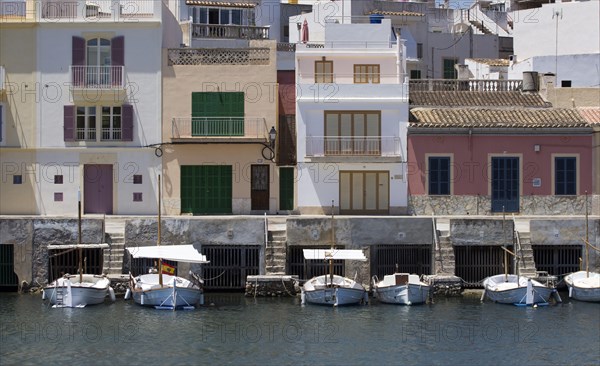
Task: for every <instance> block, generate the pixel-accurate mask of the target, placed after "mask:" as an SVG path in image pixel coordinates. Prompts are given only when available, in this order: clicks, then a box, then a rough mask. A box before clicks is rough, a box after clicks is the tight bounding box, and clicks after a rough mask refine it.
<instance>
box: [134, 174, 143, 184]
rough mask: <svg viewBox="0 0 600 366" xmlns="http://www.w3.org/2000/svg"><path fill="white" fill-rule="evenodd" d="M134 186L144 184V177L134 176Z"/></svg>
mask: <svg viewBox="0 0 600 366" xmlns="http://www.w3.org/2000/svg"><path fill="white" fill-rule="evenodd" d="M133 184H142V175H141V174H134V175H133Z"/></svg>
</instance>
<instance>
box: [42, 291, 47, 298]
mask: <svg viewBox="0 0 600 366" xmlns="http://www.w3.org/2000/svg"><path fill="white" fill-rule="evenodd" d="M42 300H46V291H44V290H42Z"/></svg>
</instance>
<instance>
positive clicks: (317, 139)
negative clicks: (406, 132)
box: [306, 136, 402, 158]
mask: <svg viewBox="0 0 600 366" xmlns="http://www.w3.org/2000/svg"><path fill="white" fill-rule="evenodd" d="M306 156H309V157H324V156H381V157H397V158H399V157H401V156H402V142H401V140H400V138H399V137H396V136H307V137H306Z"/></svg>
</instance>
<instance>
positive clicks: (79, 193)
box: [77, 190, 83, 283]
mask: <svg viewBox="0 0 600 366" xmlns="http://www.w3.org/2000/svg"><path fill="white" fill-rule="evenodd" d="M77 244H81V191H80V190H78V191H77ZM78 254H79V283H83V268H82V264H81V257H82V256H83V248H81V245H80V246H79V249H78Z"/></svg>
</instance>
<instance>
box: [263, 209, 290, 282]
mask: <svg viewBox="0 0 600 366" xmlns="http://www.w3.org/2000/svg"><path fill="white" fill-rule="evenodd" d="M267 230H268V232H269V233H268V241H267V245H266V247H265V273H266V274H267V275H284V274H285V260H286V251H287V245H286V243H287V235H286V218H285V217H269V218H267Z"/></svg>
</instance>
